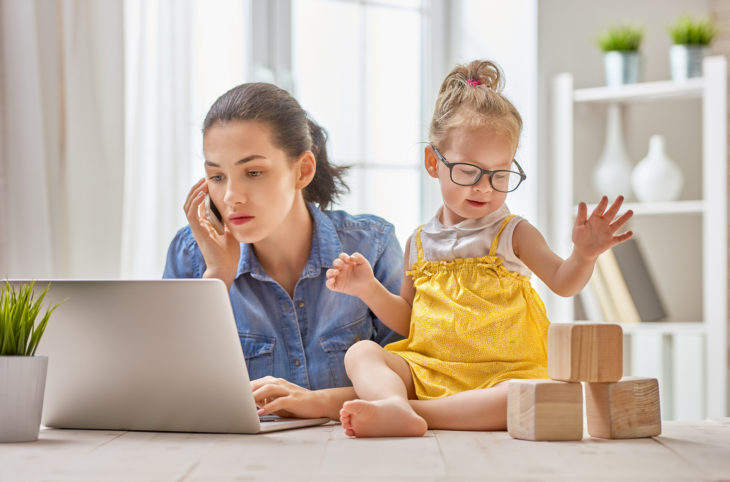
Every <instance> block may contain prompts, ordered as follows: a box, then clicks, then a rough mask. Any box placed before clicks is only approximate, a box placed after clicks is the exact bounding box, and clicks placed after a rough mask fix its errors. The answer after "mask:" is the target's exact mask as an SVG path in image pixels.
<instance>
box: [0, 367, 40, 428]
mask: <svg viewBox="0 0 730 482" xmlns="http://www.w3.org/2000/svg"><path fill="white" fill-rule="evenodd" d="M47 370H48V357H45V356H0V442H32V441H34V440H38V431H39V430H40V427H41V413H42V411H43V393H44V390H45V387H46V372H47Z"/></svg>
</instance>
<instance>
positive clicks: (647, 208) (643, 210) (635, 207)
mask: <svg viewBox="0 0 730 482" xmlns="http://www.w3.org/2000/svg"><path fill="white" fill-rule="evenodd" d="M595 208H596V205H595V204H589V205H588V214H590V213H591V211H593V210H594V209H595ZM629 209H631V210H632V211H634V215H635V216H641V215H656V214H703V212H704V211H705V202H704V201H703V200H691V201H671V202H659V203H643V202H633V203H624V204H623V205H622V206H621V211H622V212H623V211H628V210H629ZM574 212H576V213H577V212H578V206H575V209H574Z"/></svg>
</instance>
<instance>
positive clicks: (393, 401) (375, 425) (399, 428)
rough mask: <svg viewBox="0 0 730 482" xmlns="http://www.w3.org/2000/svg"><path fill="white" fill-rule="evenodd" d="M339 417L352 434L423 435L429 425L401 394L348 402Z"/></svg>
mask: <svg viewBox="0 0 730 482" xmlns="http://www.w3.org/2000/svg"><path fill="white" fill-rule="evenodd" d="M340 421H341V422H342V428H344V429H345V434H346V435H349V436H351V437H421V436H423V434H425V433H426V430H427V429H428V426H427V424H426V421H425V420H424V419H423V418H421V417H420V416H419V415H418V414H417V413H416V412H414V411H413V409H412V408H411V406H410V405H409V404H408V401H406V400H404V399H402V398H389V399H386V400H378V401H375V402H369V401H367V400H351V401H349V402H345V403H344V405H342V410H340Z"/></svg>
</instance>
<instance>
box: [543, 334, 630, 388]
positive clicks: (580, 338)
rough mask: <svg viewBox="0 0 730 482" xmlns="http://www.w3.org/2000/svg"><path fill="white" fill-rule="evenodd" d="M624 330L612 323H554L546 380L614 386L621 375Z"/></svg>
mask: <svg viewBox="0 0 730 482" xmlns="http://www.w3.org/2000/svg"><path fill="white" fill-rule="evenodd" d="M623 349H624V344H623V330H621V326H620V325H617V324H614V323H553V324H551V325H550V328H549V329H548V376H549V377H550V378H552V379H553V380H563V381H566V382H578V381H582V382H616V381H618V380H620V379H621V376H622V375H623V370H624V368H623Z"/></svg>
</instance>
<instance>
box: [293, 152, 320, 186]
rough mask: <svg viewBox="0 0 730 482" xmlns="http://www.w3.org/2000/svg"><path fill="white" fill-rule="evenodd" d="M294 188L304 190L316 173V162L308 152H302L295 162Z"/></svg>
mask: <svg viewBox="0 0 730 482" xmlns="http://www.w3.org/2000/svg"><path fill="white" fill-rule="evenodd" d="M296 170H297V172H296V176H297V177H296V188H297V189H304V188H305V187H307V186H308V185H309V183H310V182H312V179H314V174H315V173H316V172H317V160H316V159H315V158H314V154H312V152H310V151H304V152H303V153H302V154H301V155H300V156H299V159H297V162H296Z"/></svg>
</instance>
